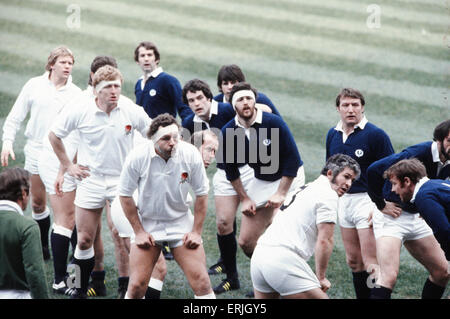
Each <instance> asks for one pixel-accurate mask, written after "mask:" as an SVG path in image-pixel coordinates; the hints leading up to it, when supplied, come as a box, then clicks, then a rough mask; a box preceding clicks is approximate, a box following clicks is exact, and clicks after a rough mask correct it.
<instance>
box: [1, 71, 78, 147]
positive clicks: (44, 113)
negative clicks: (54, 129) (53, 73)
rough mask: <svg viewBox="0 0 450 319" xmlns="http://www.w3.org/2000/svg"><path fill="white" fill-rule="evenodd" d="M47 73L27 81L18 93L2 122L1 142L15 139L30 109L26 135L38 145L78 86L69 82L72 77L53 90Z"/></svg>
mask: <svg viewBox="0 0 450 319" xmlns="http://www.w3.org/2000/svg"><path fill="white" fill-rule="evenodd" d="M48 77H49V73H48V72H45V73H44V74H43V75H41V76H37V77H34V78H31V79H30V80H28V82H27V83H26V84H25V85H24V87H23V88H22V90H21V91H20V93H19V96H18V97H17V99H16V102H15V103H14V105H13V107H12V109H11V111H10V112H9V114H8V116H7V118H6V120H5V123H4V125H3V137H2V140H3V141H7V140H8V141H11V142H14V140H15V138H16V133H17V131H18V130H19V129H20V125H21V123H22V122H23V120H24V119H25V117H26V116H27V114H28V112H30V119H29V120H28V123H27V126H26V129H25V137H26V138H27V139H28V140H31V141H33V142H34V143H36V144H41V143H42V140H43V138H44V137H45V136H48V135H47V134H48V130H49V128H50V126H51V124H52V123H53V121H54V120H55V117H56V115H57V114H58V112H59V111H60V110H61V109H62V108H63V106H64V105H65V104H66V103H68V102H69V101H70V100H71V99H73V97H74V96H76V95H77V94H79V93H80V92H81V89H80V88H79V87H78V86H76V85H75V84H73V83H72V76H69V78H68V79H67V83H66V85H64V86H62V87H60V88H59V89H56V88H55V86H54V84H53V83H52V82H51V81H50V80H49V78H48Z"/></svg>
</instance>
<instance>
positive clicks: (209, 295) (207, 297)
mask: <svg viewBox="0 0 450 319" xmlns="http://www.w3.org/2000/svg"><path fill="white" fill-rule="evenodd" d="M194 298H195V299H216V295H215V294H214V291H211V292H210V293H209V294H207V295H203V296H197V295H194Z"/></svg>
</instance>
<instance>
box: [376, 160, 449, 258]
mask: <svg viewBox="0 0 450 319" xmlns="http://www.w3.org/2000/svg"><path fill="white" fill-rule="evenodd" d="M384 177H385V178H388V179H389V181H390V182H391V184H392V191H393V192H394V193H396V194H397V195H398V196H399V197H400V199H401V200H402V202H411V203H413V204H415V205H416V207H417V208H418V210H419V213H420V215H421V216H422V218H423V219H424V220H425V221H426V222H427V224H428V225H429V226H430V227H431V229H433V233H434V236H435V237H436V239H437V241H438V242H439V244H440V245H441V248H442V250H443V251H444V253H445V257H446V259H447V261H449V260H450V181H448V180H446V181H445V180H442V179H429V178H428V177H427V172H426V169H425V166H424V165H423V164H422V162H420V161H419V160H418V159H416V158H411V159H404V160H401V161H400V162H397V163H395V164H394V165H392V166H391V167H389V168H388V169H387V170H386V171H385V172H384Z"/></svg>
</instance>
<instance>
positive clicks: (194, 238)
mask: <svg viewBox="0 0 450 319" xmlns="http://www.w3.org/2000/svg"><path fill="white" fill-rule="evenodd" d="M147 136H148V137H149V139H151V141H152V142H153V143H151V142H149V143H146V144H142V145H140V146H138V147H136V148H134V149H133V151H132V152H131V153H130V155H129V156H128V157H127V159H126V161H125V165H124V168H123V169H122V174H121V177H120V186H119V196H120V202H121V204H122V208H123V210H124V212H125V215H126V217H127V219H128V220H129V222H130V224H131V226H132V228H133V231H134V238H132V239H131V248H130V283H129V285H128V291H127V295H126V296H125V298H142V297H143V296H144V294H145V292H146V289H147V284H148V282H149V279H150V275H151V273H152V271H153V267H154V265H155V264H156V261H157V259H158V257H159V255H160V253H161V247H162V245H163V242H168V243H169V247H170V248H171V251H172V253H173V256H174V258H175V260H176V262H177V263H178V265H179V266H180V267H181V269H182V270H183V272H184V273H185V275H186V277H187V280H188V282H189V284H190V285H191V288H192V290H193V291H194V294H195V297H196V298H215V295H214V293H213V291H212V289H211V282H210V280H209V276H208V272H207V270H206V256H205V251H204V249H203V245H202V244H203V241H202V238H201V233H202V229H203V222H204V219H205V216H206V210H207V203H208V191H209V180H208V177H207V176H206V171H205V168H204V166H203V161H202V156H201V155H200V153H199V151H198V150H197V149H196V148H195V146H193V145H191V144H189V143H186V142H183V141H178V140H179V125H178V123H177V122H176V120H175V118H174V117H173V116H171V115H168V114H161V115H159V116H157V117H156V118H154V119H153V122H152V124H151V125H150V130H149V131H148V133H147ZM189 186H191V187H192V190H193V191H194V194H195V196H196V199H195V203H194V216H193V215H192V213H191V212H190V209H189V203H188V196H187V195H188V191H189ZM136 188H137V189H138V193H139V195H138V203H137V205H136V203H135V202H134V200H133V197H132V196H133V193H134V191H135V190H136ZM138 212H139V214H138Z"/></svg>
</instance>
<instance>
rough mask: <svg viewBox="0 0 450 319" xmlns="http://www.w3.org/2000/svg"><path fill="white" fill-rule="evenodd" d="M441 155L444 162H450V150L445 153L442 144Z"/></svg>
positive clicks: (442, 144)
mask: <svg viewBox="0 0 450 319" xmlns="http://www.w3.org/2000/svg"><path fill="white" fill-rule="evenodd" d="M441 154H442V156H444V158H445V160H446V161H448V160H450V148H449V151H448V152H446V151H445V148H444V143H441Z"/></svg>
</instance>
